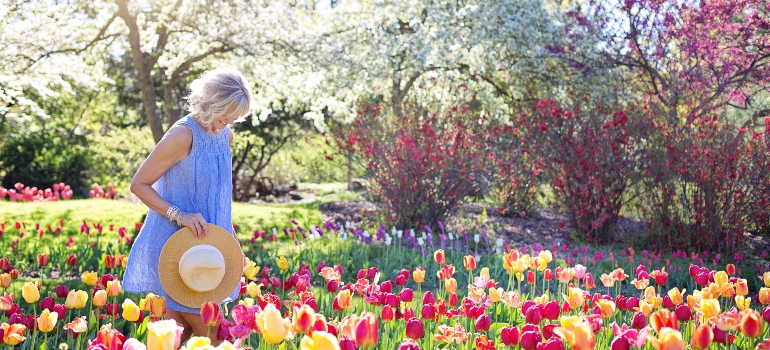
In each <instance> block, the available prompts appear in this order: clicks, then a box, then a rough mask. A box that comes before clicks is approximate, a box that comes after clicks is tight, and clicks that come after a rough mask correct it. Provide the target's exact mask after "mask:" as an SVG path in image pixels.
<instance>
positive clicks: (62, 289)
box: [55, 284, 69, 298]
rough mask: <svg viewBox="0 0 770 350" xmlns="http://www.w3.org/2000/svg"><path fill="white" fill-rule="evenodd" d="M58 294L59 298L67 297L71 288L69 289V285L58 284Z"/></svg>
mask: <svg viewBox="0 0 770 350" xmlns="http://www.w3.org/2000/svg"><path fill="white" fill-rule="evenodd" d="M55 291H56V296H57V297H59V298H65V297H67V294H69V289H67V286H65V285H63V284H60V285H58V286H56V289H55Z"/></svg>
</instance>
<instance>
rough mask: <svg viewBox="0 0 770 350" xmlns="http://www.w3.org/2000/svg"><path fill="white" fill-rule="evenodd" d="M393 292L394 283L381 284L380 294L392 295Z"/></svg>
mask: <svg viewBox="0 0 770 350" xmlns="http://www.w3.org/2000/svg"><path fill="white" fill-rule="evenodd" d="M392 291H393V283H391V282H390V281H385V282H382V284H380V292H383V293H390V292H392Z"/></svg>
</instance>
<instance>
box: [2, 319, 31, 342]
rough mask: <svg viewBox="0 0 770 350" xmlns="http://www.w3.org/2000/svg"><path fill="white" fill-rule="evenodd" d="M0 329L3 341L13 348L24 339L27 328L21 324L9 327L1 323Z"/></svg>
mask: <svg viewBox="0 0 770 350" xmlns="http://www.w3.org/2000/svg"><path fill="white" fill-rule="evenodd" d="M0 329H2V330H3V331H4V333H5V334H4V335H3V341H4V342H5V343H6V344H8V345H11V346H15V345H18V344H19V343H21V342H23V341H24V339H26V338H25V337H24V331H26V330H27V327H26V326H24V325H22V324H18V323H14V324H12V325H9V324H7V323H5V322H3V323H2V324H0Z"/></svg>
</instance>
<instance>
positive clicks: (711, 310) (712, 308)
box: [697, 299, 720, 320]
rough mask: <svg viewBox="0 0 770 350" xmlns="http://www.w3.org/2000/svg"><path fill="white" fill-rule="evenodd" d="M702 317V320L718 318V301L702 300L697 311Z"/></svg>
mask: <svg viewBox="0 0 770 350" xmlns="http://www.w3.org/2000/svg"><path fill="white" fill-rule="evenodd" d="M697 311H698V312H700V313H701V314H702V315H703V316H702V319H703V320H708V319H711V318H712V317H718V316H719V313H720V307H719V301H718V300H716V299H703V300H701V302H700V308H699V309H698V310H697Z"/></svg>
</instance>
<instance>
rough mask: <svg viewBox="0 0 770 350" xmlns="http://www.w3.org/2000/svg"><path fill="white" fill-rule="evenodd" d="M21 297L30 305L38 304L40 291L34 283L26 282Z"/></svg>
mask: <svg viewBox="0 0 770 350" xmlns="http://www.w3.org/2000/svg"><path fill="white" fill-rule="evenodd" d="M21 296H22V297H24V301H26V302H27V303H28V304H32V303H36V302H37V301H38V300H40V291H39V290H38V289H37V287H36V286H35V284H34V283H32V282H26V283H24V286H22V288H21Z"/></svg>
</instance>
